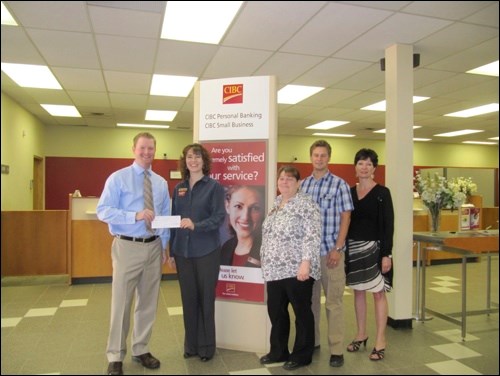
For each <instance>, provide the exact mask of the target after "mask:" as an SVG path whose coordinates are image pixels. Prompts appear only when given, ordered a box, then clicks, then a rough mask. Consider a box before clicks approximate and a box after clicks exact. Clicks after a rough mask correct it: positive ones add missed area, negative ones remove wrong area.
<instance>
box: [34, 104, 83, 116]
mask: <svg viewBox="0 0 500 376" xmlns="http://www.w3.org/2000/svg"><path fill="white" fill-rule="evenodd" d="M40 106H42V107H43V109H44V110H45V111H47V112H48V113H49V114H51V115H52V116H65V117H82V115H80V113H79V112H78V110H77V109H76V107H75V106H66V105H60V104H41V105H40Z"/></svg>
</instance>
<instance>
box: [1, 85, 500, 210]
mask: <svg viewBox="0 0 500 376" xmlns="http://www.w3.org/2000/svg"><path fill="white" fill-rule="evenodd" d="M1 129H2V133H1V136H2V141H1V142H2V145H1V146H2V148H1V150H2V151H1V153H2V164H4V165H9V167H10V173H9V174H8V175H7V174H2V175H1V177H2V186H1V187H2V202H1V207H2V210H31V209H32V191H31V189H30V181H31V179H32V178H33V157H34V156H40V157H45V156H51V157H54V156H57V157H64V156H67V157H96V158H132V149H131V148H132V139H133V137H134V136H135V135H136V134H137V133H138V132H139V129H131V128H123V129H122V128H120V129H118V128H94V127H80V126H71V127H64V126H54V125H43V124H42V123H41V122H40V121H39V120H37V118H35V117H34V116H33V115H31V114H30V113H28V112H27V111H26V110H24V109H23V108H21V107H20V106H19V105H18V104H17V103H16V102H15V101H13V100H12V99H11V98H10V97H8V96H7V95H5V94H4V93H3V92H2V123H1ZM150 132H151V133H153V134H154V135H155V136H156V139H157V155H156V157H157V158H163V154H164V153H166V154H167V158H168V159H177V158H178V157H179V155H180V153H181V151H182V148H183V147H184V146H185V145H187V144H188V143H190V142H192V133H191V132H181V131H172V130H156V129H153V130H151V131H150ZM314 140H316V138H315V137H294V136H280V137H279V139H278V162H291V161H292V159H293V158H297V162H304V163H305V162H309V146H310V145H311V143H312V142H313V141H314ZM328 141H329V142H330V144H331V145H332V148H333V155H332V162H333V163H342V164H350V163H353V159H354V154H355V153H356V151H357V150H359V149H360V148H362V147H369V148H372V149H374V150H376V151H377V153H378V154H379V157H380V161H379V162H380V164H385V143H384V142H383V141H365V140H346V139H338V138H330V139H328ZM413 163H414V164H415V165H419V166H448V167H483V168H498V145H497V146H477V145H451V144H435V143H432V144H427V143H422V142H417V143H415V144H414V162H413Z"/></svg>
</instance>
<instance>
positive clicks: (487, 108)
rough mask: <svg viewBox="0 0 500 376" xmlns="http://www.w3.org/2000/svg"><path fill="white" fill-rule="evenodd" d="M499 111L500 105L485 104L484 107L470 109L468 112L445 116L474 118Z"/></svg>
mask: <svg viewBox="0 0 500 376" xmlns="http://www.w3.org/2000/svg"><path fill="white" fill-rule="evenodd" d="M495 111H498V103H490V104H485V105H484V106H479V107H473V108H469V109H468V110H463V111H457V112H452V113H450V114H445V115H444V116H453V117H461V118H468V117H472V116H479V115H484V114H489V113H490V112H495Z"/></svg>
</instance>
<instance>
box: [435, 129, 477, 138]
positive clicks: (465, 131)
mask: <svg viewBox="0 0 500 376" xmlns="http://www.w3.org/2000/svg"><path fill="white" fill-rule="evenodd" d="M479 132H484V131H481V130H478V129H463V130H461V131H454V132H447V133H440V134H435V135H434V136H437V137H457V136H463V135H466V134H472V133H479Z"/></svg>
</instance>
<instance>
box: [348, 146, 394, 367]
mask: <svg viewBox="0 0 500 376" xmlns="http://www.w3.org/2000/svg"><path fill="white" fill-rule="evenodd" d="M377 165H378V156H377V153H375V151H373V150H371V149H361V150H359V151H358V152H357V153H356V156H355V157H354V166H355V169H356V176H357V178H358V183H357V184H356V186H354V187H351V194H352V200H353V203H354V210H353V211H352V213H351V223H350V225H349V232H348V235H347V239H348V241H347V255H346V282H347V283H346V285H347V286H349V287H350V288H352V289H353V290H354V308H355V312H356V322H357V334H356V337H355V338H354V340H353V341H352V342H351V343H350V344H349V345H348V346H347V351H349V352H356V351H358V350H359V348H360V347H361V344H364V346H365V347H366V342H367V340H368V335H367V333H366V316H367V313H366V310H367V309H366V292H367V291H369V292H372V293H373V299H374V305H375V322H376V327H377V336H376V338H375V346H374V348H373V351H372V352H371V354H370V359H371V360H382V359H384V355H385V346H386V340H385V328H386V325H387V311H388V307H387V297H386V295H385V292H386V291H390V290H391V288H392V242H393V240H392V238H393V233H394V210H393V206H392V199H391V193H390V191H389V189H388V188H386V187H383V186H381V185H379V184H377V183H376V182H375V181H374V180H373V174H374V172H375V169H376V167H377Z"/></svg>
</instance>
